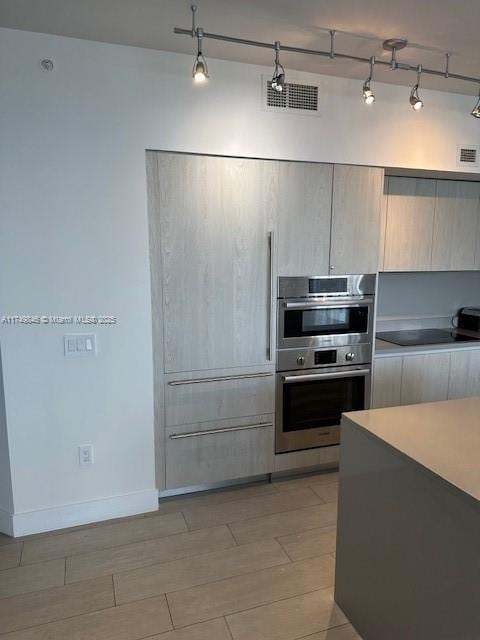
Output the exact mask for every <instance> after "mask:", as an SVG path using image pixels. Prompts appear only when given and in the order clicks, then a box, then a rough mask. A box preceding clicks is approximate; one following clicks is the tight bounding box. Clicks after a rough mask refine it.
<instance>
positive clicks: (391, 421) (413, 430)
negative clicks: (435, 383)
mask: <svg viewBox="0 0 480 640" xmlns="http://www.w3.org/2000/svg"><path fill="white" fill-rule="evenodd" d="M345 416H346V418H347V419H348V420H350V421H351V422H353V423H354V424H356V425H358V426H360V427H362V428H363V429H365V430H366V431H368V432H370V433H371V434H373V435H374V436H376V437H377V438H379V439H381V440H383V441H384V442H386V443H387V444H389V445H390V446H392V447H393V448H394V449H397V450H398V451H400V452H401V453H403V454H405V455H406V456H408V457H409V458H411V459H412V460H415V461H416V462H417V463H418V464H420V465H422V466H423V467H425V468H427V469H429V470H430V471H432V472H433V473H435V474H436V475H438V476H440V477H441V478H443V479H444V480H446V481H447V482H449V483H451V484H452V485H454V486H455V487H457V488H458V489H460V490H461V491H464V492H465V493H467V494H469V495H470V496H472V497H473V498H475V499H476V500H478V501H480V397H475V398H466V399H462V400H447V401H445V402H432V403H427V404H415V405H409V406H402V407H388V408H386V409H370V410H368V411H356V412H351V413H346V414H345Z"/></svg>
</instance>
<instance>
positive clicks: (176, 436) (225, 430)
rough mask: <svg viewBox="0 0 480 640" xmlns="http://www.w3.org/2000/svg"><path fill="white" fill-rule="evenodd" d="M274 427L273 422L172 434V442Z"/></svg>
mask: <svg viewBox="0 0 480 640" xmlns="http://www.w3.org/2000/svg"><path fill="white" fill-rule="evenodd" d="M266 427H273V422H259V423H258V424H246V425H242V426H239V427H224V428H223V429H209V430H208V431H192V433H172V435H171V436H170V440H182V439H183V438H197V437H198V436H211V435H214V434H215V433H228V432H230V431H246V430H247V429H265V428H266Z"/></svg>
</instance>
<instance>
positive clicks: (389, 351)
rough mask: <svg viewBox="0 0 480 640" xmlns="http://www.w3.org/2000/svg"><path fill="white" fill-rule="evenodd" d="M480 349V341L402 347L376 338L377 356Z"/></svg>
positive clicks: (386, 356) (385, 356)
mask: <svg viewBox="0 0 480 640" xmlns="http://www.w3.org/2000/svg"><path fill="white" fill-rule="evenodd" d="M472 349H480V341H478V340H477V341H475V340H474V341H472V342H450V343H446V344H420V345H415V346H413V347H402V346H400V345H398V344H393V343H392V342H387V341H386V340H380V339H379V338H377V339H376V340H375V358H388V357H390V356H407V355H414V354H425V353H436V352H437V351H471V350H472Z"/></svg>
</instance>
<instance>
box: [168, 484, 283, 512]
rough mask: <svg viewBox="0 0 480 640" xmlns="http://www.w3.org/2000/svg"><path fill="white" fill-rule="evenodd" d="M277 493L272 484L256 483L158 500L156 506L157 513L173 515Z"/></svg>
mask: <svg viewBox="0 0 480 640" xmlns="http://www.w3.org/2000/svg"><path fill="white" fill-rule="evenodd" d="M272 493H273V494H275V493H277V488H276V487H275V485H274V484H273V483H268V482H265V483H261V484H260V483H258V484H253V485H248V486H246V487H245V486H239V487H235V488H229V489H222V490H218V491H202V492H199V493H194V494H187V495H184V496H179V497H177V498H165V499H163V500H160V503H159V505H158V512H159V513H174V512H178V511H183V510H184V509H189V508H192V507H204V506H207V505H213V504H222V503H224V502H234V501H235V500H244V499H245V498H252V497H255V496H263V495H271V494H272Z"/></svg>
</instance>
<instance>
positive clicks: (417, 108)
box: [410, 64, 423, 111]
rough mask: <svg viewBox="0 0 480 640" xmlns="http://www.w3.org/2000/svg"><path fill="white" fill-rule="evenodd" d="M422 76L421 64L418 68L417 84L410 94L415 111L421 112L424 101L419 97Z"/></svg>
mask: <svg viewBox="0 0 480 640" xmlns="http://www.w3.org/2000/svg"><path fill="white" fill-rule="evenodd" d="M421 75H422V65H421V64H419V65H418V67H417V83H416V84H415V85H414V86H413V87H412V90H411V92H410V105H411V107H412V109H413V110H414V111H420V109H421V108H422V107H423V100H422V99H421V98H420V96H419V95H418V88H419V86H420V78H421Z"/></svg>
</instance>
